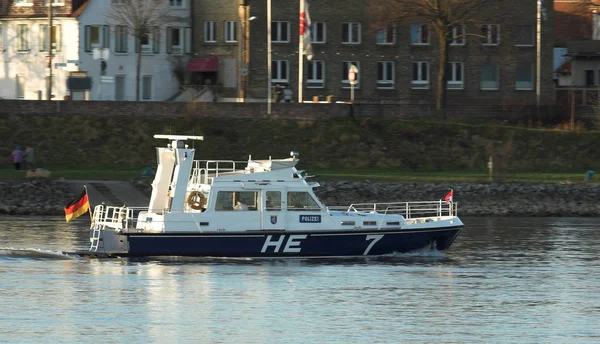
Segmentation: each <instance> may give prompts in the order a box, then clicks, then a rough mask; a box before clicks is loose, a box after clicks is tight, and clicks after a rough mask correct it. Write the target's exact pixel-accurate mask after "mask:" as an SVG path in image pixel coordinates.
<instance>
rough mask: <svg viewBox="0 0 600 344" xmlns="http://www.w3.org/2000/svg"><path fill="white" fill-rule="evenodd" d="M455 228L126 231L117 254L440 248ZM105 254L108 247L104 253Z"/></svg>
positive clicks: (344, 253)
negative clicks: (124, 248) (125, 243)
mask: <svg viewBox="0 0 600 344" xmlns="http://www.w3.org/2000/svg"><path fill="white" fill-rule="evenodd" d="M460 230H461V229H460V228H456V227H455V228H445V229H439V230H423V231H404V232H402V231H396V232H391V231H373V232H360V233H358V232H348V233H336V234H333V233H306V232H305V233H289V232H286V233H283V232H269V233H260V234H259V233H257V234H241V233H240V234H230V233H228V234H224V235H219V234H198V233H194V234H191V233H190V234H165V233H158V234H140V233H135V234H126V235H127V237H128V241H129V252H128V253H127V254H119V255H120V256H197V257H203V256H210V257H348V256H363V255H369V256H373V255H382V254H391V253H395V252H408V251H413V250H418V249H421V248H424V247H432V248H435V249H437V250H445V249H447V248H448V247H450V245H451V244H452V242H453V241H454V238H455V237H456V236H457V235H458V233H459V232H460ZM106 253H110V252H106Z"/></svg>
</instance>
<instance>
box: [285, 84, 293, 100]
mask: <svg viewBox="0 0 600 344" xmlns="http://www.w3.org/2000/svg"><path fill="white" fill-rule="evenodd" d="M293 94H294V92H293V91H292V89H291V88H290V86H285V88H284V89H283V101H285V102H286V103H291V102H292V95H293Z"/></svg>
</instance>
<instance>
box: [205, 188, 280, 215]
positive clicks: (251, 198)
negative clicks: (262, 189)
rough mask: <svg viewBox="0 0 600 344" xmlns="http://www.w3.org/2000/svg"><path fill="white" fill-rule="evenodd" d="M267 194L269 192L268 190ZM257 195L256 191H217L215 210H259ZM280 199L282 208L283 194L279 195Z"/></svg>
mask: <svg viewBox="0 0 600 344" xmlns="http://www.w3.org/2000/svg"><path fill="white" fill-rule="evenodd" d="M267 194H269V193H268V192H267ZM257 195H258V192H256V191H219V192H217V200H216V202H215V210H217V211H233V210H251V211H252V210H257V209H258V208H257V206H256V205H257V203H256V201H257V199H258V198H257ZM279 199H280V202H279V204H280V205H279V206H280V208H281V196H280V197H279ZM238 204H243V206H239V205H238ZM236 206H237V207H236Z"/></svg>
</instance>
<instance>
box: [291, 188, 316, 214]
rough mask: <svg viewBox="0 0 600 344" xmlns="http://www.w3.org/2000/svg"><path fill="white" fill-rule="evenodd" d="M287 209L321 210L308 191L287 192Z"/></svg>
mask: <svg viewBox="0 0 600 344" xmlns="http://www.w3.org/2000/svg"><path fill="white" fill-rule="evenodd" d="M287 209H288V210H299V211H314V210H321V208H319V205H318V204H317V202H316V201H315V200H314V199H313V198H312V196H311V195H310V194H309V193H308V192H288V194H287Z"/></svg>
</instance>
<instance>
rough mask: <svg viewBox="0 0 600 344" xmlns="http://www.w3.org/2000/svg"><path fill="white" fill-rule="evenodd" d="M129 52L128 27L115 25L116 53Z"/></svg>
mask: <svg viewBox="0 0 600 344" xmlns="http://www.w3.org/2000/svg"><path fill="white" fill-rule="evenodd" d="M126 52H127V27H126V26H123V25H117V26H115V53H126Z"/></svg>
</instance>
